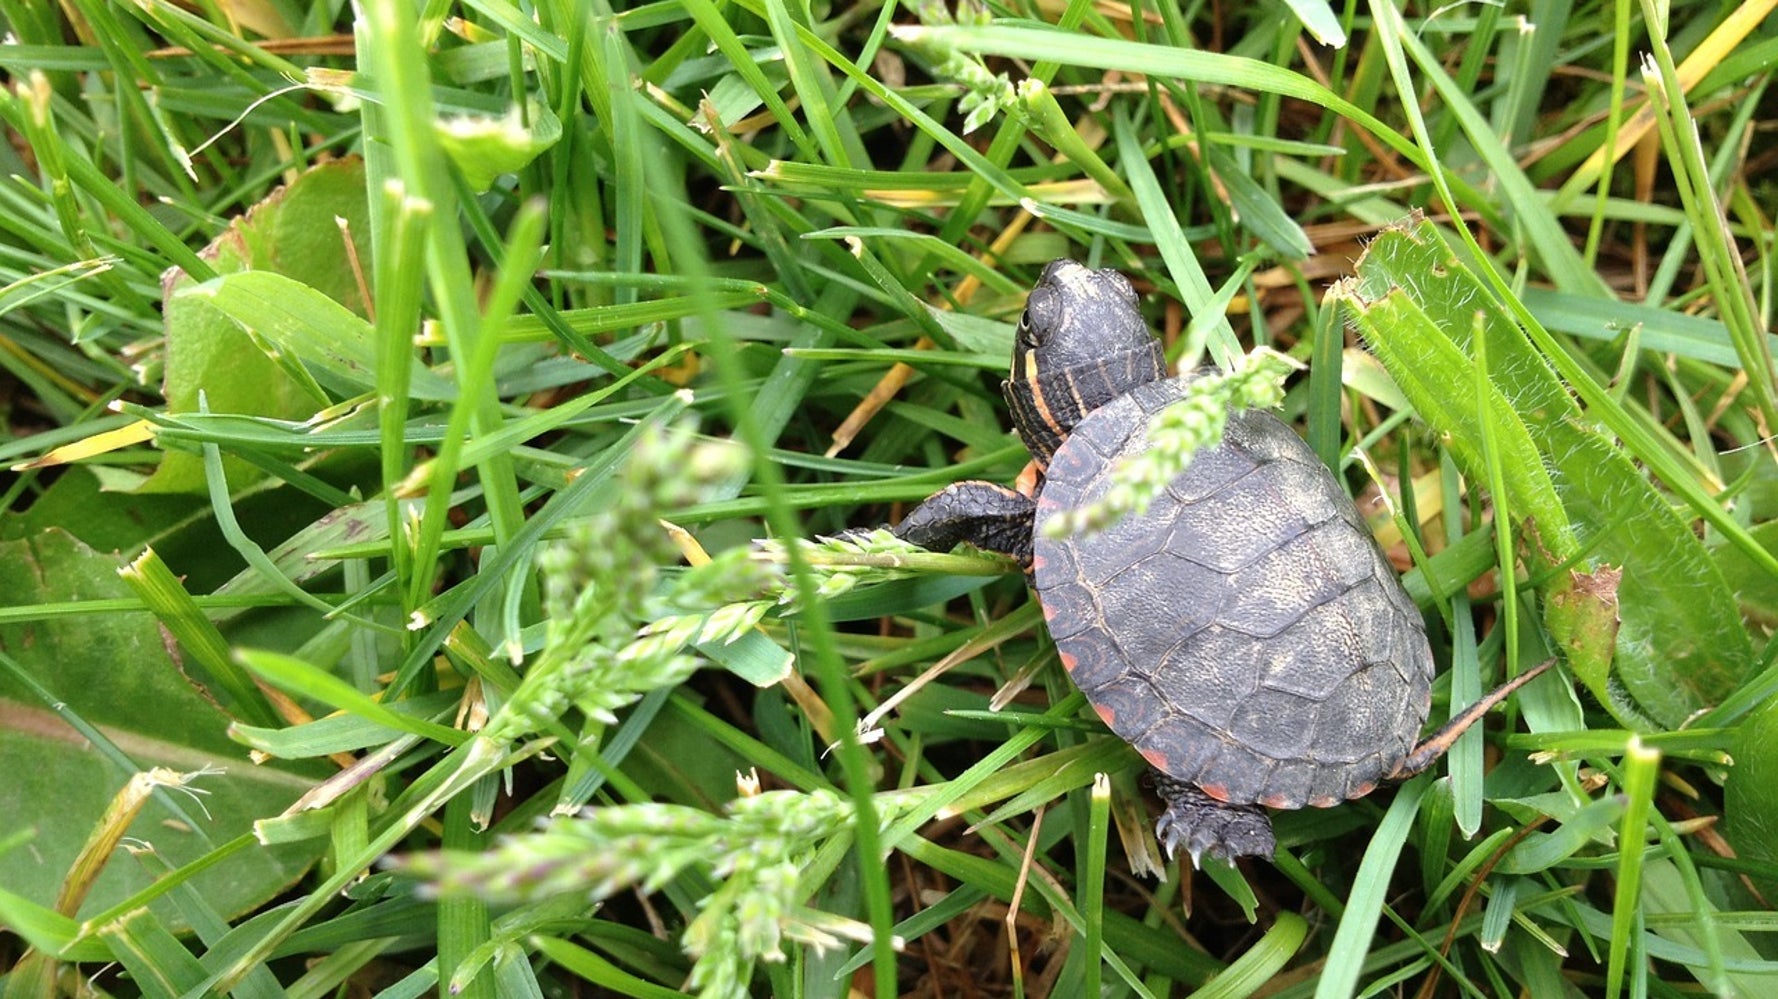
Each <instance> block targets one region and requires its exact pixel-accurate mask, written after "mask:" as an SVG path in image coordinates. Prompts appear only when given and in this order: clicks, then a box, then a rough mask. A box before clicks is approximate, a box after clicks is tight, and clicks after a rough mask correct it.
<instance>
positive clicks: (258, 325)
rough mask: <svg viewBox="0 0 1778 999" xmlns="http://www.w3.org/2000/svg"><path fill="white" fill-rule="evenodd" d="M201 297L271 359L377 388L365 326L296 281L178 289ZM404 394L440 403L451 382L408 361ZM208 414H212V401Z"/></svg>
mask: <svg viewBox="0 0 1778 999" xmlns="http://www.w3.org/2000/svg"><path fill="white" fill-rule="evenodd" d="M175 297H177V298H201V299H204V300H206V301H208V302H209V303H210V304H212V305H214V306H215V307H216V309H217V310H218V311H219V312H221V313H222V314H223V315H225V316H227V317H228V318H229V319H231V320H233V321H234V322H235V323H237V324H239V325H240V327H241V328H242V329H243V330H246V331H248V332H249V333H250V334H252V336H253V337H254V338H255V339H256V340H259V341H261V342H263V343H264V345H265V348H266V349H268V350H270V351H271V352H272V353H273V355H274V356H275V357H277V358H278V359H280V360H283V361H286V362H287V363H298V364H302V365H305V366H306V367H307V368H308V369H309V370H310V371H311V372H312V373H313V374H314V376H315V377H316V378H317V379H318V380H319V381H320V382H321V383H322V384H323V385H325V386H327V387H329V388H335V389H338V390H340V391H342V392H344V393H349V394H354V395H355V394H360V393H364V392H370V391H372V390H373V389H375V388H376V379H377V373H376V364H377V353H376V346H375V336H376V334H375V332H374V331H373V330H372V328H371V325H370V323H368V322H365V321H364V320H363V319H360V318H359V317H358V316H356V315H354V314H353V313H352V311H351V310H350V309H347V308H346V307H345V306H343V305H340V304H339V303H338V302H335V301H334V300H333V299H331V298H329V297H327V296H326V295H324V294H322V293H321V292H320V291H317V290H315V289H314V288H311V287H309V286H307V285H305V284H303V283H302V282H300V281H296V280H294V279H291V278H287V277H285V276H283V275H282V274H277V273H274V272H272V271H243V272H241V273H239V274H229V275H224V276H223V277H219V278H216V279H215V280H213V281H206V282H204V283H203V284H200V285H197V286H195V287H191V288H186V289H183V290H182V291H180V292H179V293H178V294H177V295H176V296H175ZM408 391H409V393H410V394H411V395H412V396H413V397H414V398H416V399H429V400H433V401H445V400H449V399H451V398H452V397H453V396H455V395H456V389H455V388H454V387H453V386H452V385H451V383H450V382H448V381H446V380H445V379H444V378H441V377H439V376H438V375H436V374H434V373H433V372H432V370H431V369H429V368H427V367H426V366H425V365H423V364H421V363H420V361H419V359H418V358H415V359H414V360H413V361H412V371H411V372H410V374H409V382H408ZM210 409H211V412H216V411H217V409H216V406H215V404H214V403H212V404H211V406H210Z"/></svg>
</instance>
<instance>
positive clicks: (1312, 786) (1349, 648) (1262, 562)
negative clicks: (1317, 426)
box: [1035, 381, 1433, 808]
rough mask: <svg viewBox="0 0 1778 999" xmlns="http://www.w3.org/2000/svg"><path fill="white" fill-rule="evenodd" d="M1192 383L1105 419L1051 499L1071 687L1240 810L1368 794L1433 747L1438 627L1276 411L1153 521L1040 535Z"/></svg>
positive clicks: (1237, 418) (1065, 452)
mask: <svg viewBox="0 0 1778 999" xmlns="http://www.w3.org/2000/svg"><path fill="white" fill-rule="evenodd" d="M1181 393H1182V388H1181V386H1180V384H1179V383H1178V382H1174V381H1160V382H1155V383H1152V384H1148V385H1143V386H1140V387H1138V388H1136V389H1135V390H1133V391H1132V392H1130V393H1129V394H1127V395H1124V396H1122V397H1120V398H1118V399H1115V400H1113V401H1112V402H1110V403H1108V404H1106V405H1105V406H1103V407H1101V408H1100V409H1098V410H1096V411H1094V412H1093V413H1092V414H1091V415H1089V416H1088V417H1087V418H1086V419H1085V420H1084V421H1082V423H1081V424H1080V425H1079V426H1077V427H1075V429H1074V432H1073V433H1072V434H1071V435H1070V436H1069V437H1068V439H1067V441H1066V442H1065V443H1064V444H1063V445H1062V447H1061V449H1060V450H1058V451H1057V452H1056V455H1055V458H1054V460H1053V461H1052V462H1051V463H1050V467H1049V474H1048V477H1047V478H1046V479H1045V481H1044V484H1043V487H1042V491H1041V492H1040V493H1039V495H1038V506H1037V526H1038V530H1037V537H1036V555H1037V559H1036V569H1035V574H1036V583H1037V590H1038V594H1039V597H1040V599H1042V601H1043V605H1044V614H1045V616H1046V617H1047V618H1048V619H1049V628H1050V634H1051V636H1052V637H1053V638H1054V639H1055V641H1056V645H1057V647H1058V649H1059V650H1060V651H1061V653H1062V657H1063V662H1064V664H1065V665H1068V667H1069V674H1070V676H1071V677H1072V678H1073V680H1074V683H1075V684H1076V686H1078V687H1079V688H1080V689H1081V690H1082V691H1083V692H1084V693H1085V694H1086V695H1087V697H1088V698H1090V699H1091V700H1092V702H1093V704H1094V707H1096V708H1097V709H1098V711H1099V714H1100V716H1101V717H1103V718H1104V719H1105V721H1106V724H1107V725H1109V726H1110V727H1111V729H1112V731H1114V732H1116V733H1117V734H1118V735H1119V736H1120V737H1122V738H1123V739H1124V740H1125V741H1127V742H1129V743H1130V744H1131V745H1133V746H1135V747H1136V749H1137V750H1138V751H1139V752H1141V753H1142V755H1143V756H1145V757H1146V758H1147V759H1148V760H1149V762H1151V763H1153V764H1154V765H1155V766H1156V767H1157V768H1159V769H1160V770H1162V771H1163V772H1164V773H1166V774H1167V775H1168V776H1170V777H1173V778H1176V779H1178V780H1181V781H1187V782H1190V783H1193V784H1196V785H1198V786H1200V787H1204V788H1205V789H1206V790H1207V791H1211V793H1213V794H1214V796H1215V797H1217V798H1219V799H1222V798H1225V797H1226V800H1227V801H1229V802H1232V803H1235V804H1251V803H1261V804H1265V805H1267V806H1269V807H1273V808H1297V807H1301V806H1303V805H1305V804H1311V805H1318V806H1326V805H1332V804H1336V803H1338V802H1339V801H1343V800H1345V799H1346V798H1349V797H1357V796H1360V795H1363V794H1365V793H1367V792H1369V791H1370V790H1371V789H1372V788H1373V787H1375V786H1376V784H1377V783H1378V782H1379V781H1381V780H1383V779H1384V778H1385V777H1387V776H1388V775H1389V774H1390V773H1392V772H1393V771H1394V770H1395V769H1396V767H1397V765H1398V764H1399V763H1400V762H1401V760H1402V758H1403V757H1404V756H1405V755H1406V754H1407V753H1408V751H1409V750H1410V749H1412V748H1413V745H1414V743H1415V741H1416V740H1417V738H1418V737H1419V733H1420V728H1421V725H1422V724H1423V723H1424V722H1425V720H1426V713H1427V710H1428V705H1429V696H1430V695H1429V688H1430V685H1431V682H1432V674H1433V662H1432V652H1431V649H1430V647H1429V646H1428V644H1427V641H1426V634H1425V629H1424V625H1423V624H1422V622H1421V619H1420V614H1419V611H1418V610H1417V609H1415V607H1414V605H1413V603H1412V602H1411V601H1410V600H1409V599H1408V598H1407V595H1406V593H1405V592H1403V590H1402V589H1401V586H1400V584H1399V583H1398V582H1397V581H1396V578H1395V573H1394V571H1393V569H1392V568H1391V567H1390V565H1389V563H1388V561H1387V560H1386V559H1385V558H1384V556H1383V553H1382V551H1381V550H1380V549H1379V548H1378V547H1377V544H1376V542H1375V540H1373V539H1372V537H1371V535H1370V531H1369V529H1368V528H1367V527H1366V526H1365V523H1364V520H1363V518H1362V517H1361V516H1360V515H1359V513H1358V510H1357V508H1356V507H1355V506H1354V505H1353V503H1352V500H1351V498H1350V497H1348V496H1347V495H1346V494H1345V492H1344V490H1342V489H1341V488H1340V485H1339V483H1338V482H1336V481H1335V480H1334V478H1333V476H1332V475H1330V474H1329V473H1328V471H1327V468H1326V467H1325V466H1324V465H1322V464H1321V461H1320V459H1318V458H1317V457H1316V456H1315V453H1314V452H1313V451H1311V450H1309V447H1308V445H1306V444H1305V443H1303V440H1302V438H1300V437H1298V436H1297V435H1296V433H1295V432H1294V431H1292V430H1291V429H1290V428H1289V427H1287V426H1285V425H1284V424H1283V423H1282V422H1280V421H1279V420H1278V419H1277V418H1275V417H1273V416H1272V415H1270V414H1269V413H1263V412H1258V411H1252V410H1249V411H1246V412H1242V413H1237V414H1234V415H1233V416H1231V417H1230V419H1229V424H1228V430H1227V433H1226V434H1225V435H1224V439H1223V443H1222V444H1221V445H1220V446H1218V447H1216V448H1213V449H1210V450H1207V451H1205V452H1202V453H1200V454H1199V455H1197V456H1196V458H1195V459H1194V460H1193V461H1192V464H1191V465H1190V466H1189V467H1187V469H1186V470H1185V472H1183V473H1182V474H1181V475H1180V476H1179V477H1177V478H1176V479H1175V480H1174V481H1173V482H1172V483H1171V485H1170V486H1169V488H1168V489H1167V491H1166V493H1165V494H1164V495H1162V496H1161V497H1159V498H1157V499H1156V501H1155V502H1154V504H1153V506H1152V507H1151V508H1150V509H1149V511H1148V512H1147V513H1146V514H1144V515H1142V516H1140V517H1126V518H1124V520H1123V521H1121V522H1119V523H1118V524H1116V525H1114V526H1112V527H1110V528H1108V529H1107V530H1105V531H1102V532H1100V533H1098V534H1096V535H1091V536H1088V537H1082V538H1067V539H1062V540H1054V539H1050V538H1048V537H1046V536H1045V534H1044V531H1043V524H1044V523H1045V521H1047V520H1048V519H1049V518H1050V517H1052V516H1054V515H1055V514H1056V513H1057V512H1059V511H1061V510H1065V509H1071V508H1074V507H1076V506H1079V505H1081V504H1084V503H1088V502H1091V501H1092V500H1094V499H1096V498H1097V497H1098V496H1100V495H1102V494H1103V493H1104V491H1105V490H1106V489H1107V488H1108V487H1109V485H1110V482H1111V477H1112V475H1113V474H1114V469H1115V468H1116V464H1117V461H1118V459H1119V458H1120V457H1121V456H1123V455H1125V454H1127V453H1131V452H1134V451H1139V450H1141V449H1142V448H1144V447H1146V446H1147V430H1148V424H1149V420H1150V418H1151V417H1152V416H1153V415H1154V414H1155V413H1156V412H1157V411H1158V410H1160V409H1161V408H1162V407H1164V406H1165V405H1167V404H1168V403H1170V402H1173V401H1175V400H1176V399H1178V398H1179V397H1180V395H1181Z"/></svg>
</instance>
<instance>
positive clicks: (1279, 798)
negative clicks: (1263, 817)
mask: <svg viewBox="0 0 1778 999" xmlns="http://www.w3.org/2000/svg"><path fill="white" fill-rule="evenodd" d="M1259 803H1260V804H1262V805H1264V806H1266V807H1267V808H1290V807H1291V804H1290V795H1288V794H1284V793H1283V792H1279V793H1278V794H1268V795H1266V796H1265V797H1263V798H1261V799H1259Z"/></svg>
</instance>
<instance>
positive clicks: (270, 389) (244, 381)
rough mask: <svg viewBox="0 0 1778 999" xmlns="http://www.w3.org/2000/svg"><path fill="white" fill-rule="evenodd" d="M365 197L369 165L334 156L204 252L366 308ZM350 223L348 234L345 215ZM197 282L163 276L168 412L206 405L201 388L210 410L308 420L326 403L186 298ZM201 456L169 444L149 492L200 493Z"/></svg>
mask: <svg viewBox="0 0 1778 999" xmlns="http://www.w3.org/2000/svg"><path fill="white" fill-rule="evenodd" d="M367 208H368V202H367V199H366V198H365V194H364V164H363V163H362V162H361V161H359V160H357V159H345V160H336V161H334V162H331V163H326V164H323V165H321V166H318V167H315V168H313V169H311V170H309V171H308V172H307V173H304V174H303V175H302V176H300V177H298V178H297V179H296V180H295V181H293V182H291V183H290V185H289V186H287V187H284V188H281V189H279V190H277V191H274V192H273V193H272V194H271V195H270V196H269V197H267V198H266V199H265V200H264V201H261V202H260V203H259V204H257V205H255V206H254V207H253V209H252V210H250V211H249V212H247V214H246V215H244V216H241V217H239V218H237V219H235V220H234V222H233V223H232V224H230V226H229V227H228V229H227V231H225V232H224V233H223V234H222V235H221V236H218V237H217V238H216V240H215V241H214V242H212V243H211V244H210V245H209V246H208V247H206V248H205V249H204V251H203V253H202V254H201V256H202V257H203V259H204V260H205V262H207V263H208V264H210V266H211V267H213V268H215V270H216V272H217V273H218V274H222V275H228V274H234V273H237V272H240V271H248V270H253V271H271V272H275V273H278V274H282V275H284V276H285V277H287V278H289V279H291V280H292V281H296V282H299V283H301V284H303V285H305V286H307V287H309V288H311V289H314V290H315V291H316V292H317V293H319V294H321V295H325V296H326V297H327V298H329V299H332V300H333V301H334V302H336V303H339V304H340V305H341V306H343V307H344V308H345V309H347V310H348V311H350V312H352V313H355V314H359V315H362V314H363V312H364V301H363V296H362V294H361V291H360V281H359V276H358V272H357V271H356V270H354V268H353V266H352V261H351V254H348V253H347V252H346V249H345V247H346V243H345V240H347V239H348V238H349V239H350V240H351V245H352V246H353V247H354V248H355V252H356V255H357V257H358V259H359V260H361V261H364V262H365V266H366V267H367V268H368V266H369V261H370V216H369V213H368V210H367ZM341 219H343V220H345V229H344V231H342V229H341V225H340V222H339V221H338V220H341ZM193 283H194V282H193V281H192V279H191V278H190V277H189V276H187V275H186V274H185V273H184V272H182V271H176V270H175V271H168V272H167V275H166V277H165V278H164V279H163V281H162V288H161V291H162V313H163V316H164V319H165V323H166V331H167V347H166V379H165V383H164V384H163V386H162V394H163V395H164V396H165V398H166V401H167V412H169V413H195V412H198V411H199V407H198V395H199V393H200V392H201V393H202V394H203V396H204V399H205V401H206V403H207V405H208V407H209V410H210V412H212V413H239V414H244V415H249V416H270V417H275V418H278V419H292V420H295V419H303V418H306V417H308V416H312V415H313V414H314V413H315V411H316V410H317V409H320V408H321V406H322V405H323V403H322V401H321V400H318V399H316V398H314V397H313V396H312V395H311V393H310V392H309V391H308V390H306V389H305V387H304V386H303V385H302V384H301V382H299V381H298V380H297V379H296V378H294V377H292V376H291V375H290V373H289V372H288V371H287V370H286V368H285V367H283V366H282V365H280V364H279V363H278V362H277V361H275V360H274V359H272V358H271V357H269V356H267V354H266V352H265V351H264V350H261V349H260V348H259V347H258V346H256V345H255V343H254V341H253V339H252V337H250V336H248V335H247V334H246V333H244V332H242V331H241V328H240V327H239V326H237V325H236V324H235V322H234V321H233V320H231V319H229V318H228V316H226V315H224V314H223V313H222V312H220V311H219V310H218V309H217V308H216V306H215V305H214V304H213V303H211V302H209V301H206V300H204V299H202V298H192V297H188V296H184V295H180V294H179V291H180V290H181V289H183V288H186V287H189V286H190V285H192V284H193ZM259 474H260V473H259V472H257V471H253V470H251V469H250V468H249V467H248V466H247V465H245V464H244V463H238V462H233V461H231V462H229V463H228V475H229V480H230V481H231V482H235V481H237V480H238V481H240V482H247V481H251V480H252V479H255V478H258V476H259ZM203 482H204V469H203V460H202V459H201V458H199V457H198V456H197V455H196V454H192V453H187V452H184V451H169V452H168V453H167V454H166V456H165V457H164V458H162V460H161V466H160V468H159V469H158V470H157V471H156V472H155V474H154V475H153V476H152V477H151V478H150V479H149V480H148V482H147V483H145V484H144V485H143V486H142V491H143V492H151V493H176V492H200V491H202V489H203Z"/></svg>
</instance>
